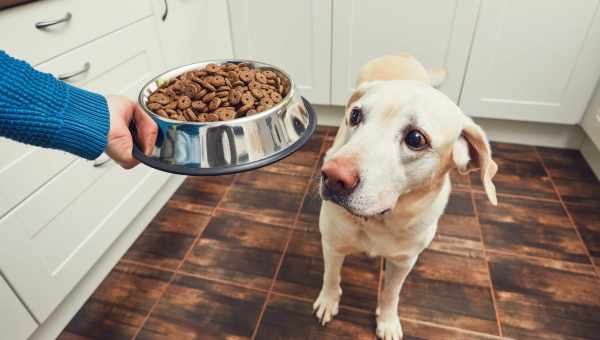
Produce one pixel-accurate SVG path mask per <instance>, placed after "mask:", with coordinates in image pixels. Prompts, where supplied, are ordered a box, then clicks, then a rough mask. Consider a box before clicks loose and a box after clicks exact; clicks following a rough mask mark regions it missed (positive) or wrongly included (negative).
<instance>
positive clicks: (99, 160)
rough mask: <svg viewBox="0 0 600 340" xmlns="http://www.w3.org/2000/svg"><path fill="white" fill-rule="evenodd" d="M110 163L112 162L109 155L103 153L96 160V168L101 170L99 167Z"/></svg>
mask: <svg viewBox="0 0 600 340" xmlns="http://www.w3.org/2000/svg"><path fill="white" fill-rule="evenodd" d="M110 161H111V158H110V157H108V155H107V154H105V153H103V154H101V155H100V157H98V158H96V159H95V160H94V168H99V167H101V166H103V165H105V164H107V163H108V162H110Z"/></svg>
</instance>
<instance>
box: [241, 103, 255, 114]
mask: <svg viewBox="0 0 600 340" xmlns="http://www.w3.org/2000/svg"><path fill="white" fill-rule="evenodd" d="M253 108H254V104H244V105H243V106H242V107H240V108H239V109H238V112H239V113H246V112H248V111H249V110H251V109H253Z"/></svg>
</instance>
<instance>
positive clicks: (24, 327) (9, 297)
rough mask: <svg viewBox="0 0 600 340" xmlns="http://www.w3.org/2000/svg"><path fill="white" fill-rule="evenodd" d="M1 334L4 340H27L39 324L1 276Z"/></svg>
mask: <svg viewBox="0 0 600 340" xmlns="http://www.w3.org/2000/svg"><path fill="white" fill-rule="evenodd" d="M0 315H2V317H1V318H0V334H2V338H3V339H14V340H21V339H27V338H28V337H29V336H30V335H31V333H33V331H34V330H35V329H36V328H37V326H38V325H37V323H36V322H35V321H34V320H33V318H32V317H31V315H29V313H28V312H27V310H26V309H25V307H24V306H23V304H21V301H19V299H18V298H17V296H16V295H15V293H14V292H13V291H12V289H10V287H9V286H8V284H7V283H6V281H4V279H3V278H2V276H0Z"/></svg>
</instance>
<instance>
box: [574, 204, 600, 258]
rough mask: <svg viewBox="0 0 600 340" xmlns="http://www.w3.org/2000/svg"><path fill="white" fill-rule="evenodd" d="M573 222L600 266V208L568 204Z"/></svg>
mask: <svg viewBox="0 0 600 340" xmlns="http://www.w3.org/2000/svg"><path fill="white" fill-rule="evenodd" d="M567 209H568V210H569V213H571V217H572V218H573V222H575V225H576V227H577V230H578V231H579V234H580V235H581V238H582V239H583V242H584V243H585V246H586V247H587V249H588V251H589V253H590V255H591V256H592V259H593V260H594V263H595V264H596V265H597V266H600V213H598V209H594V208H590V207H587V206H582V205H574V204H567Z"/></svg>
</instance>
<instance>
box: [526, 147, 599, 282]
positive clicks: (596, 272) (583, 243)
mask: <svg viewBox="0 0 600 340" xmlns="http://www.w3.org/2000/svg"><path fill="white" fill-rule="evenodd" d="M535 154H536V155H537V157H538V160H539V161H540V162H541V164H542V168H544V171H545V172H546V174H547V175H548V179H549V180H550V184H552V189H553V190H554V193H555V194H556V195H557V196H558V200H559V202H560V204H561V206H562V208H563V210H564V212H565V213H566V214H567V218H568V219H569V223H571V227H573V229H574V230H575V234H576V235H577V238H579V242H580V243H581V246H582V247H583V250H584V251H585V254H586V255H587V256H588V259H589V260H590V264H591V265H592V268H593V269H594V273H595V274H596V279H597V280H600V272H599V271H598V268H596V265H595V264H594V259H593V258H592V255H591V254H590V250H589V249H588V248H587V246H586V244H585V242H584V241H583V237H582V236H581V233H579V229H577V225H576V224H575V220H573V216H571V212H570V211H569V209H568V208H567V205H566V204H565V201H564V200H563V198H562V195H561V194H560V192H559V191H558V188H557V187H556V184H555V183H554V178H552V175H551V174H550V172H549V171H548V168H547V167H546V162H544V159H543V158H542V155H541V154H540V152H539V150H538V148H537V147H535Z"/></svg>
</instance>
